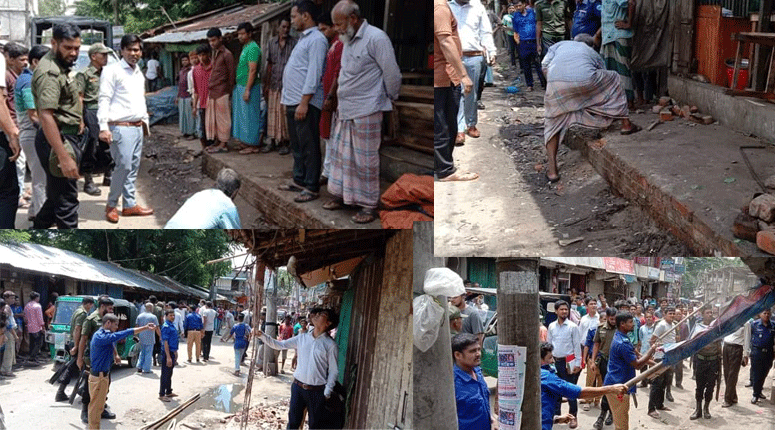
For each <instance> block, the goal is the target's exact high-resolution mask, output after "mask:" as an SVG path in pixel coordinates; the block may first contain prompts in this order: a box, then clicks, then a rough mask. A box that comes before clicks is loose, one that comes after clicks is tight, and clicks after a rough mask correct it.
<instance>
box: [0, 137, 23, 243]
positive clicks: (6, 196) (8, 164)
mask: <svg viewBox="0 0 775 430" xmlns="http://www.w3.org/2000/svg"><path fill="white" fill-rule="evenodd" d="M12 154H13V153H12V152H11V147H10V146H9V144H8V139H7V138H6V137H5V134H4V133H3V132H0V157H2V160H0V163H2V165H1V166H0V228H2V229H6V228H8V229H12V228H15V225H14V222H15V221H16V210H17V209H18V207H19V181H18V179H17V178H16V163H14V162H12V161H11V160H9V159H8V157H10V156H11V155H12Z"/></svg>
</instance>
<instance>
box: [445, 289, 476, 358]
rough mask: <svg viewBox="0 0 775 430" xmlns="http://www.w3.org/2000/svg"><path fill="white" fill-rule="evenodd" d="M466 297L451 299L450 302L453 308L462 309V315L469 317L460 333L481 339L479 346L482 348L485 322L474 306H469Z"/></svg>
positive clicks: (460, 296)
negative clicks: (473, 335)
mask: <svg viewBox="0 0 775 430" xmlns="http://www.w3.org/2000/svg"><path fill="white" fill-rule="evenodd" d="M465 297H466V295H465V294H461V295H459V296H455V297H450V299H449V302H450V303H452V306H454V307H456V308H458V309H460V313H461V315H466V316H467V318H466V319H465V321H463V326H462V329H461V330H460V331H462V332H464V333H471V334H475V335H476V336H477V337H478V338H479V345H480V346H481V344H482V341H483V340H484V322H483V321H482V317H481V316H480V315H479V311H478V310H477V309H476V308H474V307H473V306H468V304H467V303H466V300H465Z"/></svg>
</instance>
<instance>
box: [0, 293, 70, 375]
mask: <svg viewBox="0 0 775 430" xmlns="http://www.w3.org/2000/svg"><path fill="white" fill-rule="evenodd" d="M56 300H57V294H56V293H52V294H51V297H50V298H49V301H48V304H47V305H46V306H45V311H44V308H43V305H41V304H40V293H38V292H35V291H33V292H31V293H30V295H29V297H28V300H27V302H26V303H23V301H22V299H21V298H20V297H18V296H17V295H16V293H14V292H13V291H10V290H9V291H5V292H4V293H3V295H2V297H0V314H2V315H4V316H5V324H4V325H3V327H4V328H5V332H4V333H3V336H0V337H2V338H3V339H4V343H5V346H3V347H2V348H0V351H2V352H0V355H2V359H1V360H0V363H1V364H0V379H5V378H14V377H15V376H16V375H15V372H16V371H19V370H24V369H25V368H34V367H39V366H40V365H41V364H45V363H48V362H50V361H51V357H50V355H49V350H48V344H47V343H46V331H47V329H48V328H49V327H50V325H51V322H52V321H53V319H54V313H55V309H56V307H55V305H54V303H55V302H56Z"/></svg>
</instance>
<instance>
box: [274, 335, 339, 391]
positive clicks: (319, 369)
mask: <svg viewBox="0 0 775 430" xmlns="http://www.w3.org/2000/svg"><path fill="white" fill-rule="evenodd" d="M261 340H262V341H263V342H264V343H266V345H267V346H269V347H270V348H272V349H279V350H283V349H293V348H296V356H297V357H299V359H298V363H297V366H296V371H295V372H293V377H294V378H296V380H298V381H299V382H301V383H303V384H307V385H325V386H326V388H325V390H324V392H323V394H325V396H326V397H329V396H331V393H332V392H333V391H334V385H335V384H336V378H337V376H338V375H339V368H338V367H337V364H336V359H337V356H338V355H339V350H338V349H337V346H336V342H334V340H333V339H331V337H330V336H328V335H327V334H325V333H323V334H321V335H320V336H318V337H317V338H316V337H315V336H314V330H312V329H311V327H310V331H308V332H307V333H299V334H298V335H296V336H294V337H292V338H290V339H286V340H277V339H273V338H271V337H269V336H267V335H266V333H263V334H262V335H261Z"/></svg>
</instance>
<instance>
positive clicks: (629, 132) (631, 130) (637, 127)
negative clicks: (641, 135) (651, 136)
mask: <svg viewBox="0 0 775 430" xmlns="http://www.w3.org/2000/svg"><path fill="white" fill-rule="evenodd" d="M641 130H643V129H642V128H640V127H639V126H638V125H637V124H633V125H632V128H631V129H629V130H621V131H620V133H621V134H622V135H623V136H626V135H628V134H633V133H637V132H639V131H641Z"/></svg>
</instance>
